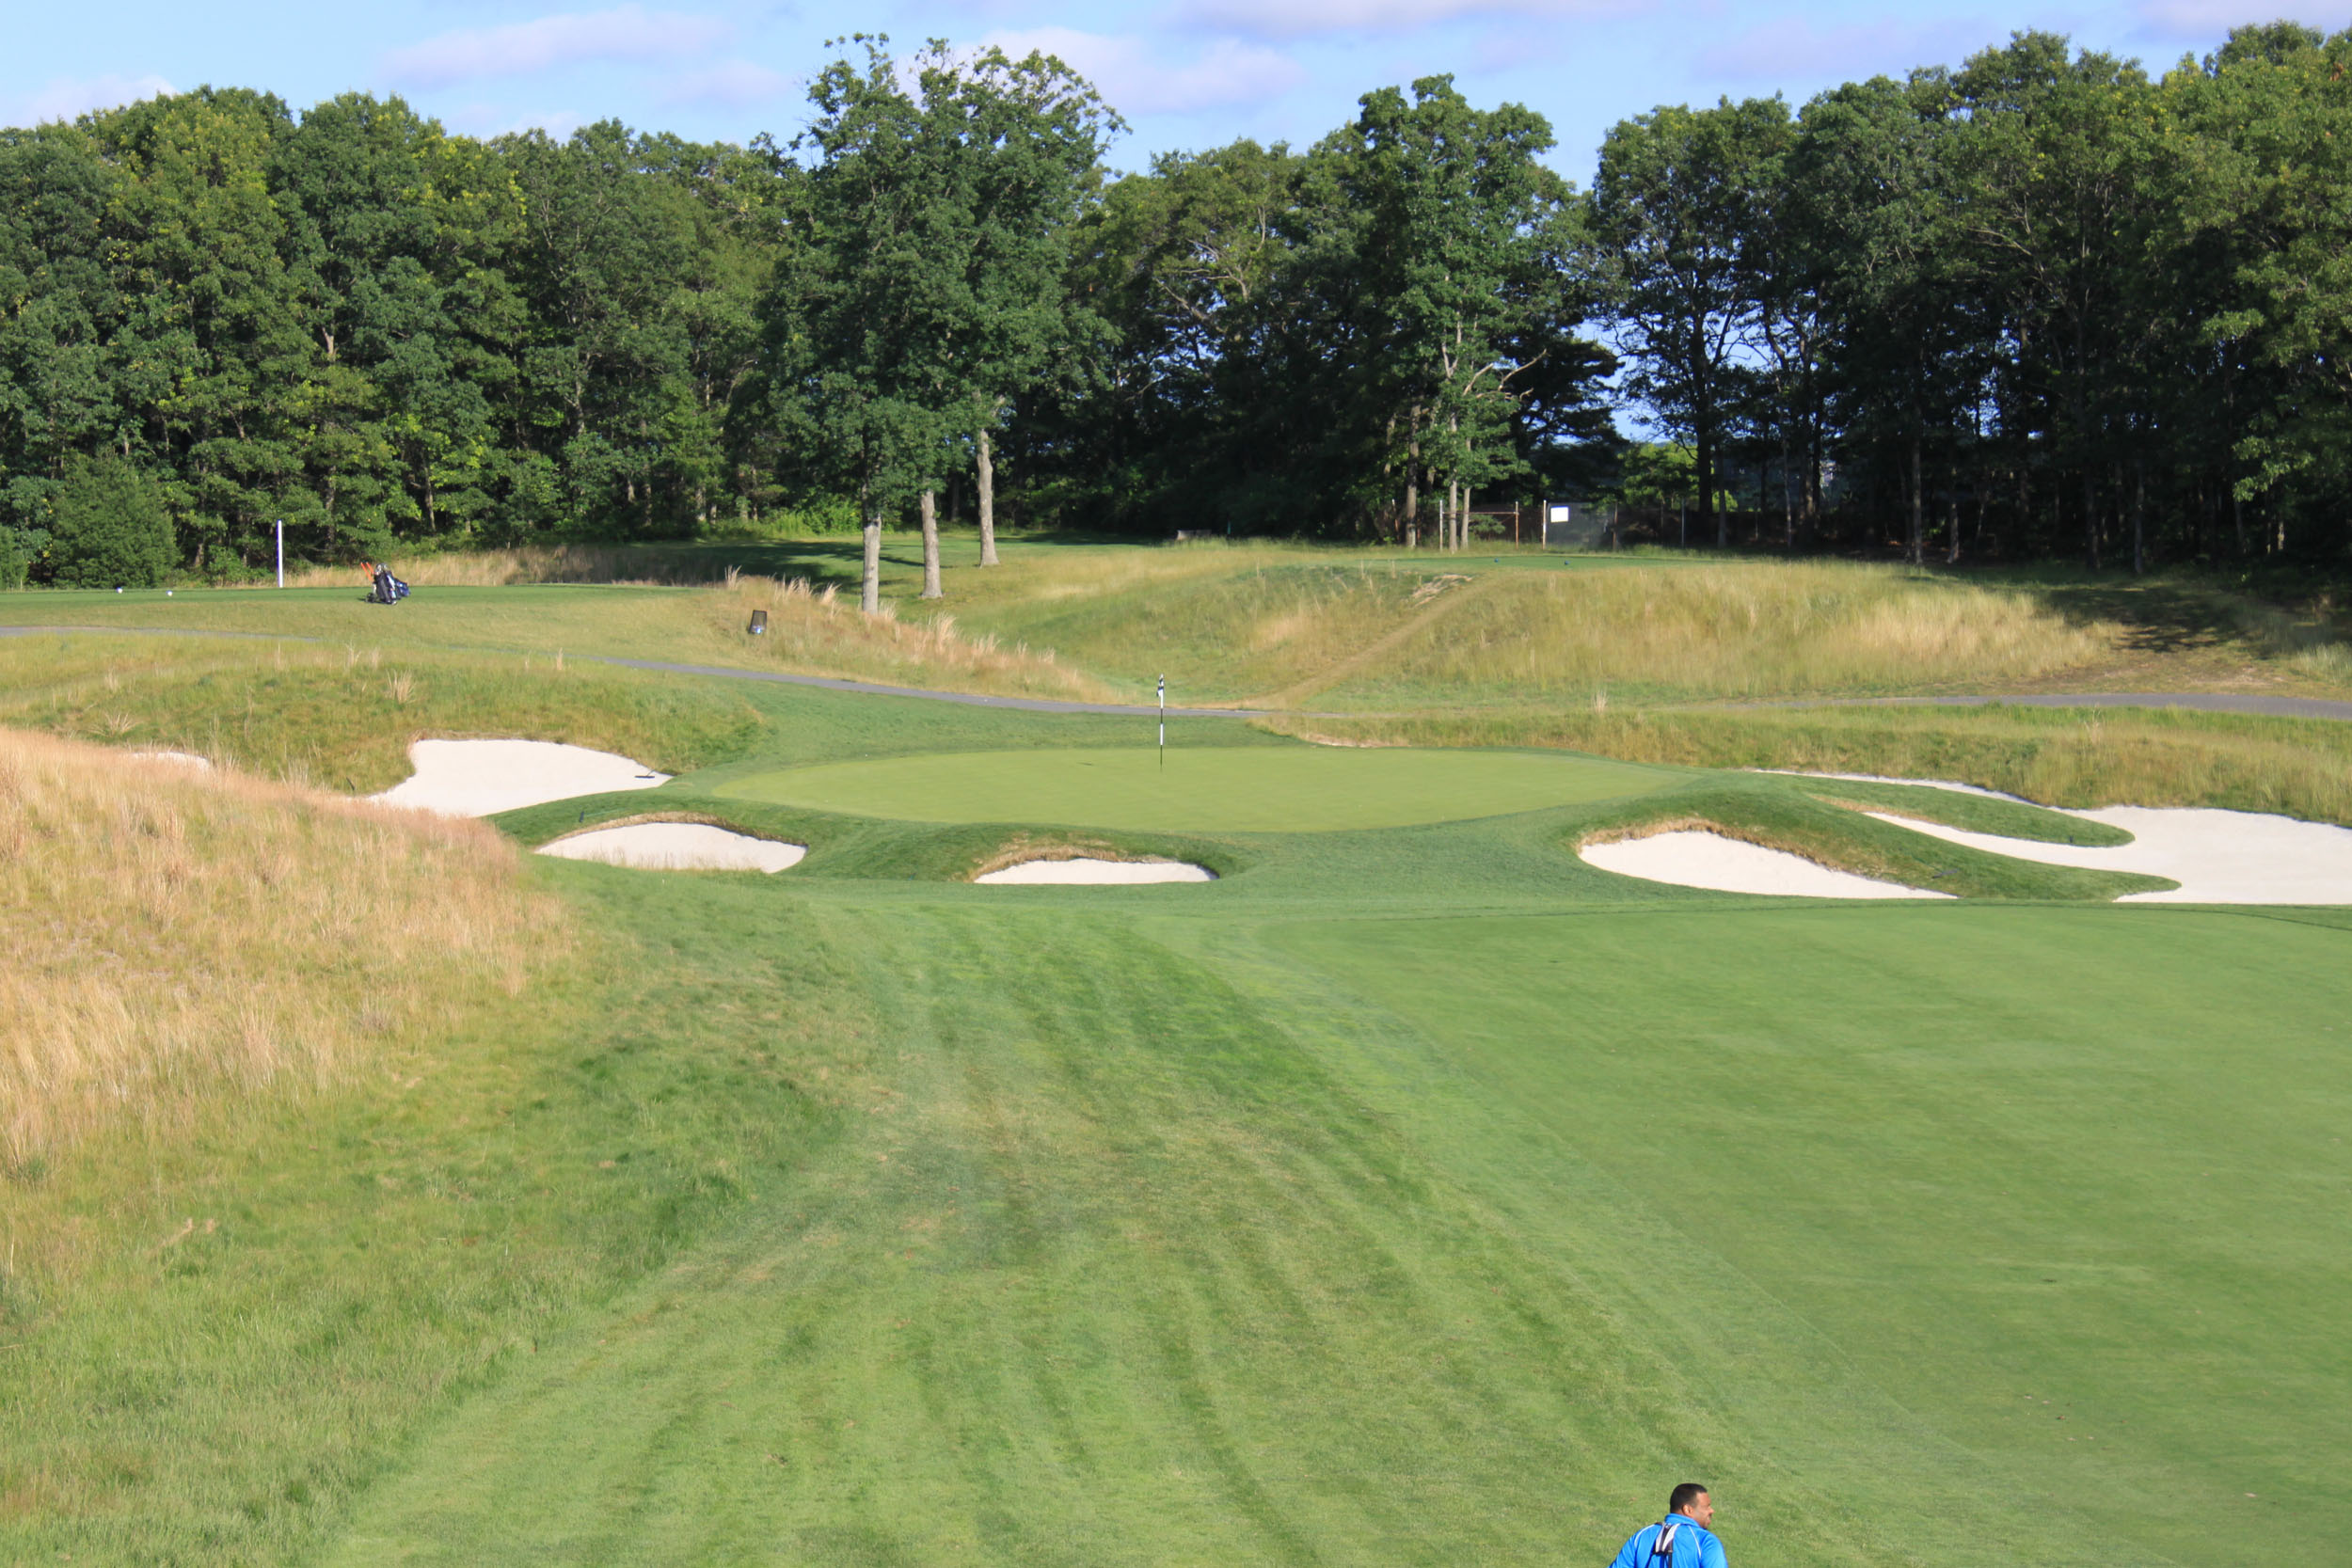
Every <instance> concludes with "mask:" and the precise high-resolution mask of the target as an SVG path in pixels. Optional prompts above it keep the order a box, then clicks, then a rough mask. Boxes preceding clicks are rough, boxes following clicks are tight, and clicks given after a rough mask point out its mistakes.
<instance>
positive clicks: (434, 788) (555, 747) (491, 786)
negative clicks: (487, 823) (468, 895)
mask: <svg viewBox="0 0 2352 1568" xmlns="http://www.w3.org/2000/svg"><path fill="white" fill-rule="evenodd" d="M408 760H409V761H410V762H411V763H413V764H415V765H416V769H417V771H416V772H415V774H414V775H412V776H411V777H409V778H408V779H405V780H404V781H403V782H401V783H400V784H394V785H393V786H392V787H391V788H389V789H388V790H386V791H384V793H383V794H381V795H376V796H372V797H370V798H371V799H372V800H381V801H383V802H385V803H386V804H387V805H394V806H414V807H417V808H419V809H420V810H423V811H437V812H439V813H440V814H441V815H442V816H495V815H496V814H497V813H499V812H502V811H514V810H516V809H517V808H519V807H522V806H535V805H538V804H540V803H542V802H543V801H548V800H570V799H571V798H572V797H573V796H575V795H602V794H605V793H607V792H608V791H611V790H616V789H651V788H653V787H654V786H655V785H657V784H668V783H669V782H670V775H668V774H667V773H657V772H655V771H653V769H651V768H647V767H645V766H644V764H643V763H639V762H632V761H630V760H629V759H628V757H624V756H615V755H613V754H612V752H592V751H590V750H589V749H588V748H587V747H585V746H565V745H562V744H560V743H558V742H556V741H552V740H420V741H418V742H417V743H416V744H415V745H414V746H411V747H409V748H408Z"/></svg>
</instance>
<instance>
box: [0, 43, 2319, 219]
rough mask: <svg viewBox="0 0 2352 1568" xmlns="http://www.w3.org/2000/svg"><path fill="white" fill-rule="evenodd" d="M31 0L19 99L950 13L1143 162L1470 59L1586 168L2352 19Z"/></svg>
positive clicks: (68, 109) (657, 114)
mask: <svg viewBox="0 0 2352 1568" xmlns="http://www.w3.org/2000/svg"><path fill="white" fill-rule="evenodd" d="M9 9H10V11H11V13H12V15H11V16H10V18H9V33H10V38H9V44H10V47H9V48H8V50H7V51H6V52H5V54H0V122H5V123H9V124H25V123H29V122H33V121H37V120H43V119H58V118H61V117H71V116H72V115H73V114H75V113H78V112H80V111H82V110H84V109H87V108H91V107H95V106H100V105H104V104H110V103H121V102H124V101H125V100H127V99H132V98H138V97H144V96H147V95H148V94H151V93H152V92H155V91H158V90H164V89H166V88H177V89H184V88H188V87H195V86H198V85H199V84H200V83H206V82H209V83H213V84H215V85H221V86H226V85H240V86H250V87H265V88H268V89H270V90H273V91H276V92H278V93H279V94H281V95H283V96H284V97H285V98H286V99H288V100H289V101H290V102H291V103H294V105H295V106H296V107H297V108H301V107H305V106H307V105H309V104H310V103H315V102H317V101H318V100H320V99H323V98H326V97H329V96H332V95H333V94H335V93H337V92H342V91H344V90H347V89H351V88H364V89H369V90H373V91H376V92H399V93H401V94H402V95H403V96H405V98H407V100H408V101H409V102H410V103H412V104H414V105H416V106H417V107H418V108H419V109H421V110H422V111H423V112H425V113H428V114H431V115H434V116H437V117H438V118H439V119H441V120H442V122H443V123H445V124H446V125H448V126H449V127H450V128H451V129H453V130H457V131H464V132H469V133H473V134H477V135H487V134H492V133H496V132H500V131H505V130H510V129H514V128H516V127H518V126H525V125H539V126H544V127H546V128H548V129H549V130H551V131H556V132H559V133H560V132H564V131H568V130H569V129H570V128H571V127H573V126H575V125H579V124H581V123H584V122H586V121H589V120H593V119H603V118H607V117H617V118H619V119H624V120H627V121H628V122H629V123H630V124H632V125H636V126H639V127H643V128H646V129H660V130H672V131H675V132H678V133H680V134H681V135H689V136H693V137H696V138H699V139H719V138H725V139H729V140H738V141H739V140H743V139H746V138H748V137H749V136H751V135H754V134H755V133H757V132H760V131H763V130H765V131H773V132H775V133H777V134H778V135H779V136H788V135H791V134H792V133H793V132H795V131H797V130H798V129H799V127H800V126H801V124H802V123H803V119H804V115H805V107H804V104H803V98H802V92H803V82H804V80H805V78H806V76H807V73H808V72H809V71H812V70H813V69H815V68H816V66H817V65H818V64H819V63H820V62H821V61H822V60H823V59H824V58H825V57H826V55H825V50H824V47H823V45H824V40H826V39H828V38H831V37H834V36H837V35H840V34H845V33H851V32H860V31H864V32H884V33H887V34H889V35H890V36H891V38H892V40H893V42H894V45H896V46H901V47H912V46H914V45H915V44H917V43H919V42H920V41H921V40H924V39H926V38H931V37H942V38H946V39H947V40H950V41H951V42H955V43H959V44H964V43H978V42H994V43H1000V44H1003V45H1006V46H1007V47H1008V48H1009V49H1011V50H1013V51H1014V52H1016V53H1018V52H1022V51H1024V50H1025V49H1028V48H1031V47H1036V48H1043V49H1046V50H1049V51H1050V52H1052V53H1054V54H1057V55H1060V56H1062V57H1063V58H1064V59H1066V60H1068V61H1069V62H1070V63H1071V64H1073V65H1074V66H1076V67H1078V68H1079V69H1080V70H1082V71H1085V72H1087V74H1089V76H1091V77H1092V78H1093V79H1094V80H1095V81H1096V83H1097V84H1098V85H1099V86H1100V87H1102V88H1103V89H1104V94H1105V96H1107V97H1108V98H1110V99H1111V101H1112V102H1113V103H1115V104H1117V105H1118V106H1119V107H1120V110H1121V111H1122V112H1123V113H1124V114H1125V116H1126V118H1127V119H1128V120H1129V122H1130V124H1131V126H1132V131H1131V133H1130V134H1129V135H1127V136H1126V137H1125V138H1123V139H1122V140H1121V142H1120V144H1119V145H1118V147H1117V148H1116V149H1115V150H1114V154H1113V162H1114V163H1116V164H1118V165H1120V166H1122V167H1137V166H1141V165H1142V164H1143V163H1144V162H1145V161H1146V159H1147V158H1148V157H1149V155H1150V154H1151V153H1152V152H1155V151H1160V150H1168V149H1178V148H1199V147H1208V146H1215V145H1216V144H1218V143H1221V142H1225V141H1229V140H1232V138H1234V137H1236V136H1242V135H1249V136H1255V137H1258V138H1259V139H1261V140H1276V139H1288V140H1291V141H1294V142H1299V143H1304V142H1307V141H1311V140H1312V139H1313V138H1315V137H1316V136H1318V135H1321V134H1322V133H1324V132H1325V131H1327V130H1329V129H1330V128H1331V127H1333V126H1335V125H1338V124H1340V123H1342V122H1343V121H1344V120H1345V119H1348V117H1349V116H1350V114H1351V113H1352V111H1353V107H1354V104H1355V101H1356V99H1357V97H1358V96H1359V94H1361V93H1362V92H1364V91H1366V90H1367V89H1369V88H1372V87H1379V86H1382V85H1385V84H1389V83H1401V82H1406V81H1409V80H1411V79H1412V78H1414V77H1416V76H1422V75H1429V74H1433V73H1438V72H1452V73H1453V74H1454V77H1455V78H1456V80H1457V81H1458V82H1459V83H1460V84H1461V86H1462V87H1463V90H1464V91H1466V92H1467V93H1469V94H1470V97H1471V98H1472V100H1473V101H1475V102H1478V103H1496V102H1502V101H1504V100H1511V101H1516V102H1518V103H1526V104H1529V105H1531V106H1533V107H1534V108H1535V109H1537V110H1539V111H1541V112H1542V113H1543V114H1545V115H1546V116H1548V117H1549V119H1550V120H1551V123H1552V125H1553V127H1554V129H1555V131H1556V132H1557V133H1558V135H1559V137H1560V143H1561V145H1560V149H1559V151H1558V152H1557V153H1556V154H1555V156H1554V159H1553V162H1554V163H1555V164H1556V165H1557V166H1558V167H1559V168H1560V169H1561V170H1562V172H1564V173H1565V174H1567V175H1569V176H1571V177H1572V178H1574V179H1576V180H1577V181H1578V182H1580V183H1582V182H1587V181H1588V180H1589V177H1590V173H1591V166H1592V158H1593V150H1594V149H1595V147H1596V146H1597V144H1598V142H1599V139H1600V136H1601V134H1602V133H1603V131H1605V130H1606V129H1607V127H1608V126H1610V125H1611V124H1613V122H1615V121H1616V120H1618V119H1623V118H1624V117H1626V116H1627V115H1630V114H1637V113H1640V112H1641V111H1643V110H1645V109H1647V108H1650V107H1652V106H1653V105H1656V104H1658V103H1694V102H1712V101H1713V100H1714V99H1715V98H1716V97H1717V96H1718V95H1720V94H1729V95H1731V96H1733V97H1741V96H1747V95H1750V94H1756V95H1764V94H1770V93H1772V92H1774V91H1779V92H1782V93H1784V94H1786V95H1787V96H1788V98H1789V100H1790V101H1791V102H1792V103H1799V102H1802V101H1803V100H1804V98H1805V97H1807V96H1809V95H1810V94H1812V93H1814V92H1816V91H1818V90H1820V88H1822V87H1828V86H1832V85H1834V84H1836V83H1837V82H1839V81H1844V80H1849V79H1851V78H1855V77H1861V76H1867V75H1871V74H1873V73H1876V72H1880V71H1886V72H1900V71H1903V70H1904V69H1906V68H1908V67H1910V66H1912V65H1915V64H1922V63H1930V62H1950V63H1957V62H1958V60H1959V59H1960V58H1961V57H1962V56H1963V55H1966V54H1967V53H1969V52H1970V51H1972V50H1974V49H1977V48H1979V47H1982V46H1983V45H1985V44H1987V43H1992V42H1996V41H1998V40H2001V39H2003V38H2005V37H2007V36H2008V34H2009V33H2010V31H2012V30H2014V29H2017V28H2021V27H2043V28H2049V29H2052V30H2055V31H2059V32H2064V33H2068V34H2071V35H2072V36H2073V37H2074V39H2075V40H2076V41H2077V42H2078V43H2081V44H2084V45H2086V46H2090V47H2095V48H2101V49H2106V50H2110V51H2113V52H2116V53H2119V54H2123V55H2136V56H2137V57H2139V58H2140V59H2141V60H2143V61H2144V62H2146V63H2147V64H2148V65H2149V66H2150V67H2151V69H2162V68H2163V67H2165V66H2167V65H2169V64H2170V63H2171V62H2172V61H2174V60H2176V59H2178V58H2179V57H2180V56H2181V55H2183V54H2184V53H2189V52H2195V53H2203V52H2205V51H2207V50H2209V49H2211V48H2212V47H2213V46H2214V45H2215V44H2216V43H2217V42H2218V41H2219V40H2220V39H2221V38H2222V37H2223V36H2224V34H2225V33H2226V32H2227V30H2228V29H2229V27H2230V26H2232V25H2233V24H2237V23H2242V22H2248V21H2259V20H2266V19H2268V18H2270V17H2272V16H2276V15H2279V14H2280V13H2281V11H2282V10H2283V12H2284V14H2288V15H2294V16H2297V17H2299V18H2300V19H2301V20H2305V21H2309V22H2312V23H2314V24H2318V25H2321V26H2326V27H2331V28H2341V27H2343V26H2344V25H2346V24H2347V22H2352V15H2347V12H2352V6H2347V7H2344V8H2337V9H2324V8H2318V7H2315V6H2312V5H2311V4H2309V3H2308V0H2306V3H2303V4H2300V5H2298V4H2296V0H2286V4H2285V5H2284V6H2281V4H2280V0H2268V3H2261V0H2244V3H2241V0H2107V3H2093V0H2047V3H2046V4H2041V5H2030V4H2027V5H2001V4H1994V5H1974V4H1967V3H1964V0H1963V3H1955V0H1915V3H1914V4H1911V5H1909V6H1897V5H1889V4H1885V3H1883V0H1882V3H1879V4H1867V3H1859V0H1842V3H1839V4H1829V5H1796V4H1789V3H1787V0H975V3H971V4H963V5H944V4H938V3H936V0H868V3H862V4H844V3H841V0H834V3H831V4H828V3H825V0H801V3H799V4H763V3H760V0H644V3H642V4H641V3H607V0H570V3H568V4H565V3H562V0H559V3H557V4H548V3H545V0H540V3H532V0H520V3H517V0H476V3H470V4H466V3H459V0H415V3H407V4H399V3H389V4H375V5H359V6H350V5H339V4H331V3H328V4H322V3H317V0H311V3H308V4H294V3H288V0H213V3H210V4H205V5H190V4H188V3H187V0H119V3H118V4H116V5H113V6H110V7H107V8H105V9H104V11H103V24H102V23H101V22H100V20H99V16H100V13H94V12H88V11H77V10H74V9H72V8H69V7H62V6H56V5H49V6H39V5H36V4H34V3H33V0H14V4H12V5H11V6H10V7H9Z"/></svg>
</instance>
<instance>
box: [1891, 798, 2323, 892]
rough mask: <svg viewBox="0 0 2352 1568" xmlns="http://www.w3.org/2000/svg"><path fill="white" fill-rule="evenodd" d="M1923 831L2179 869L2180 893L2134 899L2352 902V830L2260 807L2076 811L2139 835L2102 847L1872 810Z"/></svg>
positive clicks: (2155, 872) (2105, 863)
mask: <svg viewBox="0 0 2352 1568" xmlns="http://www.w3.org/2000/svg"><path fill="white" fill-rule="evenodd" d="M1870 815H1871V816H1876V817H1878V818H1879V819H1880V820H1881V821H1883V822H1892V823H1894V824H1895V825H1896V826H1898V827H1902V828H1908V829H1910V830H1911V831H1912V832H1915V833H1926V834H1928V835H1929V836H1930V837H1932V838H1940V839H1944V840H1946V841H1947V842H1949V843H1952V844H1964V845H1966V846H1968V847H1970V848H1972V849H1983V850H1986V851H1988V852H1989V853H1992V854H1995V855H2008V856H2010V857H2011V858H2013V859H2016V860H2021V861H2040V862H2042V863H2043V864H2045V865H2079V866H2088V867H2090V869H2092V870H2095V871H2138V872H2144V873H2146V874H2147V875H2148V876H2151V877H2169V878H2171V879H2172V880H2174V881H2176V882H2178V883H2180V884H2181V885H2180V886H2179V887H2178V888H2176V889H2174V890H2173V891H2172V892H2170V893H2127V894H2125V895H2123V896H2122V898H2120V899H2118V900H2117V902H2118V903H2127V904H2352V829H2347V828H2335V827H2330V826H2328V824H2326V823H2324V822H2298V821H2296V819H2295V818H2294V817H2292V816H2265V815H2264V814H2262V813H2259V812H2249V811H2211V810H2205V809H2201V808H2194V807H2178V808H2158V807H2152V806H2103V807H2101V808H2100V809H2099V810H2097V811H2070V812H2068V813H2067V814H2066V815H2067V816H2079V817H2083V818H2084V819H2086V820H2088V821H2091V822H2104V823H2106V825H2107V826H2109V827H2111V828H2121V829H2122V830H2123V831H2124V832H2127V833H2129V834H2131V835H2132V842H2131V843H2129V844H2118V845H2113V846H2110V847H2105V848H2095V847H2090V846H2089V845H2080V844H2044V843H2042V842H2041V841H2040V840H2038V839H2029V838H2002V837H1999V836H1997V835H1995V834H1993V833H1972V832H1964V831H1963V830H1961V829H1959V828H1947V827H1945V826H1944V825H1943V824H1941V823H1937V822H1922V821H1919V820H1918V819H1916V818H1915V817H1909V816H1894V815H1892V814H1889V813H1883V812H1872V813H1870Z"/></svg>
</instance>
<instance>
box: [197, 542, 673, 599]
mask: <svg viewBox="0 0 2352 1568" xmlns="http://www.w3.org/2000/svg"><path fill="white" fill-rule="evenodd" d="M385 564H386V565H389V567H391V569H392V575H393V576H394V577H396V578H400V579H401V580H402V581H403V582H405V583H409V584H411V585H413V586H415V587H418V588H511V587H515V586H516V585H517V584H521V583H532V582H606V583H611V582H627V583H650V584H660V585H672V586H675V585H694V584H701V583H706V582H708V581H710V580H711V572H712V570H713V568H712V567H711V566H710V564H709V563H708V562H705V561H702V560H698V559H696V558H693V557H691V556H681V555H680V554H678V553H677V552H675V551H664V550H661V549H659V548H649V547H640V546H628V545H532V546H524V547H523V548H520V549H511V550H468V551H463V552H459V551H452V552H451V553H449V554H446V555H410V556H399V557H395V558H394V559H392V560H390V561H388V562H385ZM235 586H238V587H245V588H268V587H275V586H276V583H275V581H274V580H270V579H258V580H256V581H253V582H249V583H240V584H236V585H235ZM286 586H287V587H289V588H362V589H363V588H365V587H366V586H367V577H366V574H365V573H363V572H361V571H360V570H359V568H358V567H357V566H306V567H303V568H302V569H301V570H299V571H294V572H289V573H287V574H286Z"/></svg>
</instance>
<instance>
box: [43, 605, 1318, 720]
mask: <svg viewBox="0 0 2352 1568" xmlns="http://www.w3.org/2000/svg"><path fill="white" fill-rule="evenodd" d="M51 632H95V633H99V634H101V635H103V634H107V633H122V634H125V635H128V636H133V637H236V638H246V639H260V640H262V641H274V642H317V641H323V640H322V639H320V638H316V637H294V636H290V635H285V634H281V633H278V632H268V631H207V630H204V629H203V628H201V627H197V626H0V637H39V636H41V635H43V634H45V633H51ZM439 651H441V652H443V653H483V654H489V653H512V652H514V651H515V650H513V649H510V648H462V647H446V648H442V649H440V650H439ZM569 657H572V658H575V659H580V660H583V661H585V662H589V663H595V664H620V665H626V666H628V668H629V669H631V670H658V671H662V672H665V673H670V674H675V675H714V676H717V677H718V678H720V679H722V680H731V681H774V682H776V683H778V684H780V685H784V686H821V687H823V688H824V689H826V690H828V691H862V692H865V693H866V694H867V695H869V696H875V697H916V698H920V699H922V700H923V701H925V702H930V703H962V704H965V705H968V706H971V707H1009V708H1019V709H1022V710H1023V711H1025V712H1028V713H1110V714H1120V715H1127V716H1141V715H1146V714H1156V713H1158V712H1159V711H1160V710H1159V709H1158V708H1157V707H1155V706H1153V705H1151V704H1150V703H1072V702H1061V701H1057V700H1056V699H1053V698H1050V697H990V696H984V695H982V694H981V693H979V692H977V691H934V690H930V689H927V688H924V687H917V686H884V685H882V684H881V683H880V682H877V681H845V680H835V679H834V678H832V677H831V676H828V675H791V674H786V673H783V672H782V671H778V670H738V669H734V668H731V667H730V666H727V665H723V664H672V663H669V662H667V661H666V660H663V659H658V658H618V657H611V656H608V655H604V654H583V653H573V654H571V655H570V656H569ZM1272 711H1276V710H1273V709H1267V708H1240V707H1177V706H1174V705H1170V706H1169V708H1168V712H1169V713H1170V714H1171V715H1176V716H1180V717H1183V718H1186V719H1257V718H1261V717H1263V715H1265V714H1266V713H1268V712H1272ZM1279 711H1283V712H1289V711H1293V710H1290V709H1282V710H1279ZM1310 717H1328V716H1313V715H1311V716H1310Z"/></svg>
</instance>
